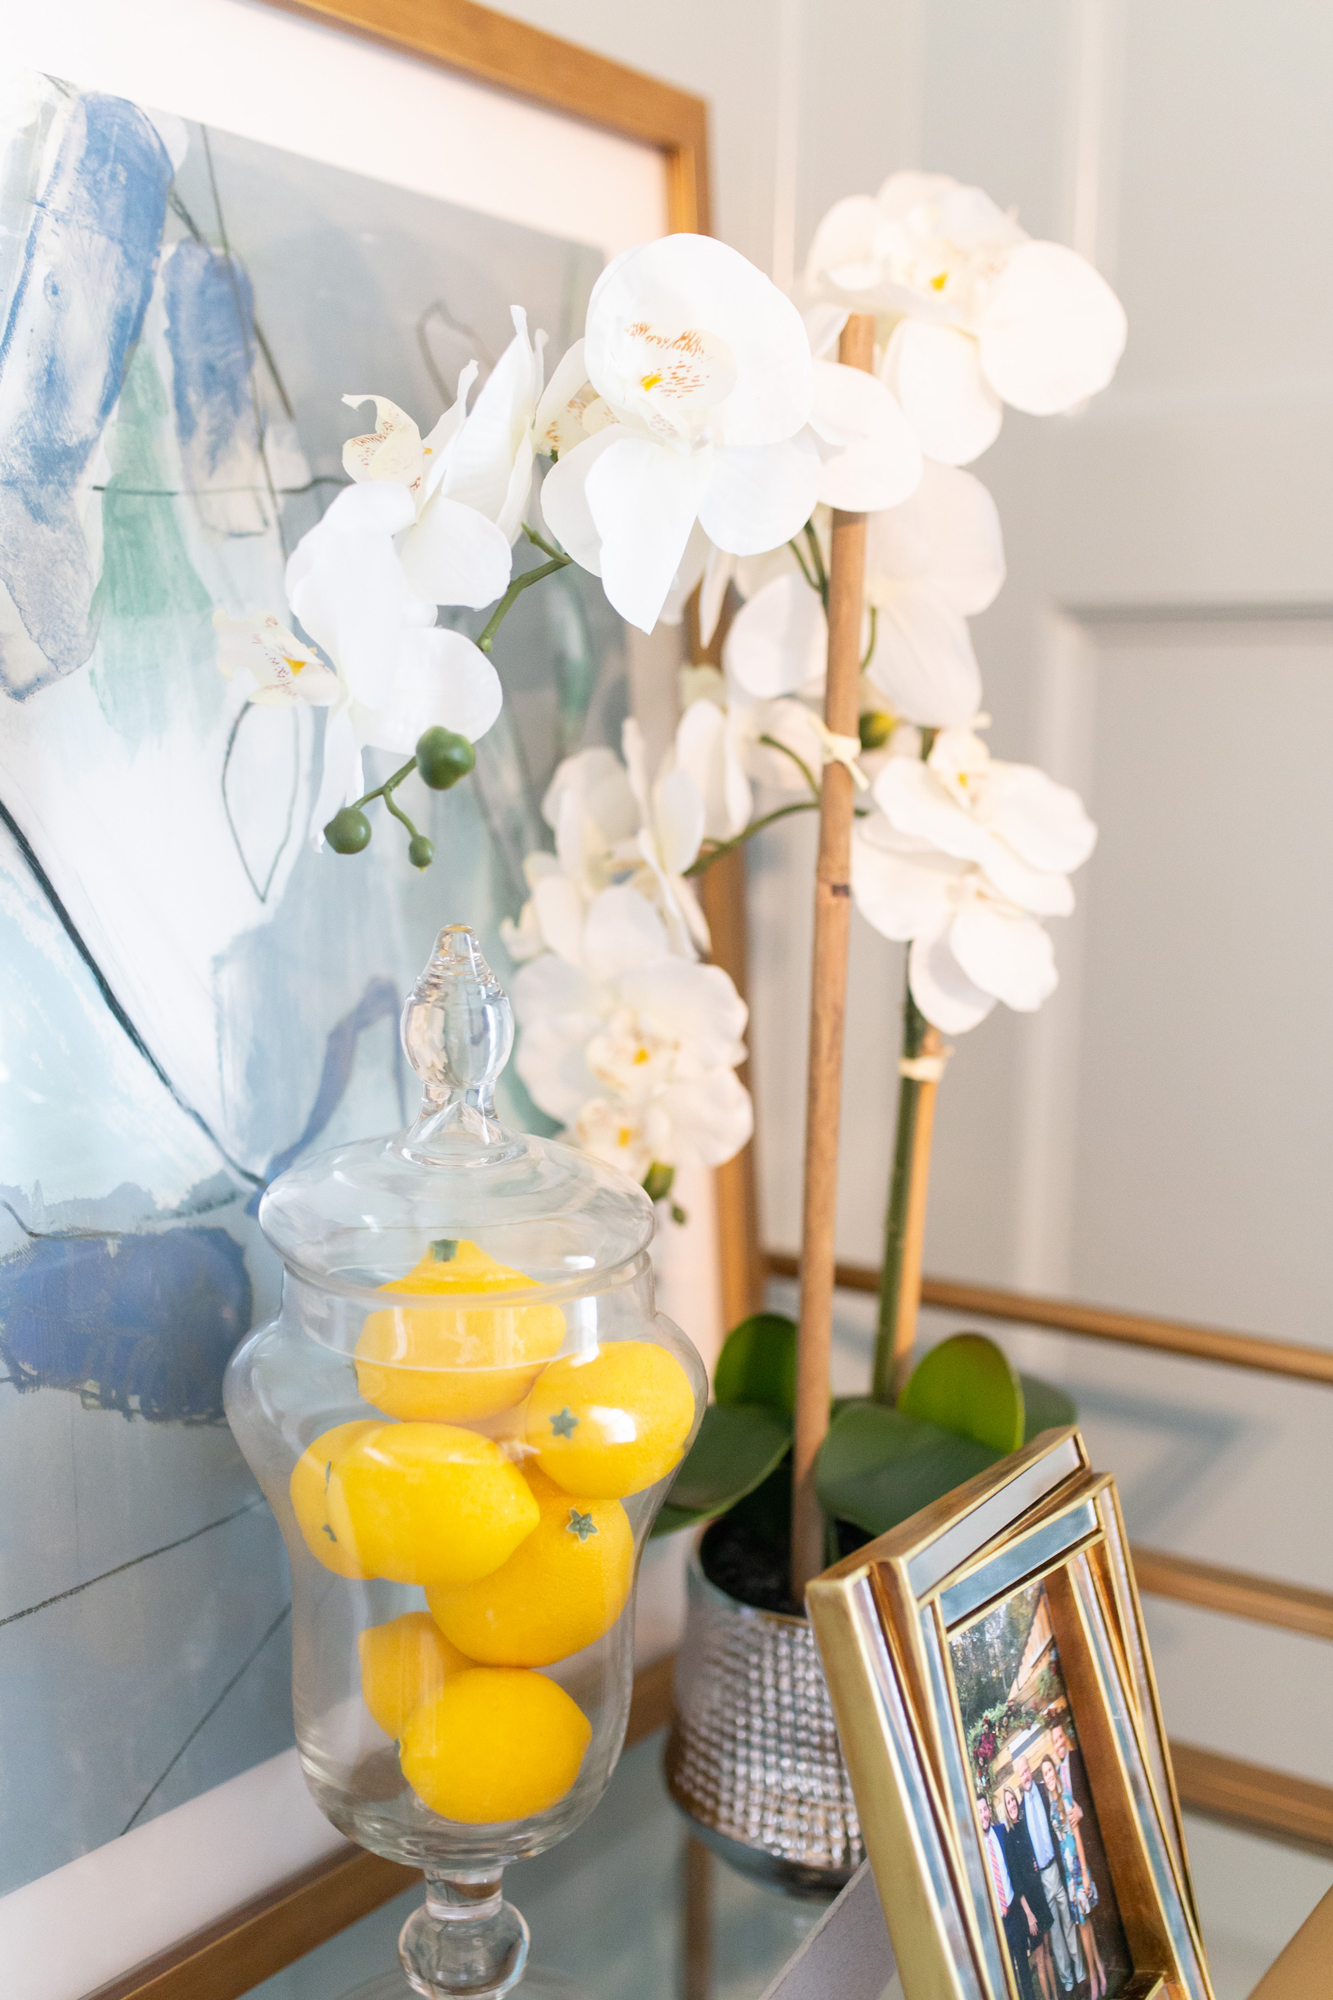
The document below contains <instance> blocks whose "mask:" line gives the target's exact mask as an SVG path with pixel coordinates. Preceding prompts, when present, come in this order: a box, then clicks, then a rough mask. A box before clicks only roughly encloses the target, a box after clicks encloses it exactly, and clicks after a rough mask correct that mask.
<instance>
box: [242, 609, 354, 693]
mask: <svg viewBox="0 0 1333 2000" xmlns="http://www.w3.org/2000/svg"><path fill="white" fill-rule="evenodd" d="M213 629H214V631H215V632H216V633H217V635H218V668H219V670H220V671H221V672H222V673H223V674H224V675H225V677H226V678H227V679H228V680H232V679H233V678H234V677H235V675H236V674H237V673H239V674H240V675H241V677H242V680H243V681H244V680H246V679H248V680H249V681H250V683H251V691H250V699H251V701H252V702H254V703H256V704H257V705H258V706H260V707H265V708H277V707H287V706H288V705H289V704H290V703H292V702H297V701H304V702H309V703H310V704H311V705H312V706H313V707H315V708H327V707H328V706H329V705H330V703H332V702H335V701H337V699H338V694H339V685H340V684H339V681H338V676H337V674H335V673H334V672H333V671H332V669H331V668H329V667H326V666H325V664H324V662H323V660H321V659H320V657H319V654H318V653H316V652H315V651H314V650H313V648H311V647H310V646H307V645H306V644H305V642H304V641H303V640H301V639H298V638H297V637H296V635H295V633H294V632H289V631H288V630H287V628H286V626H285V625H283V624H281V623H280V622H279V621H278V619H276V618H275V617H274V616H273V615H272V613H271V612H269V613H267V614H265V615H264V616H262V617H258V618H229V617H228V616H227V614H226V612H225V611H215V612H214V613H213Z"/></svg>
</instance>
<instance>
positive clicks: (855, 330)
mask: <svg viewBox="0 0 1333 2000" xmlns="http://www.w3.org/2000/svg"><path fill="white" fill-rule="evenodd" d="M874 345H875V322H874V319H873V318H872V317H871V315H870V314H868V313H854V314H853V315H852V317H851V319H849V320H848V322H847V325H846V327H845V328H844V330H843V335H842V340H841V342H840V344H839V347H838V359H839V360H840V361H842V362H844V363H846V364H847V365H848V366H849V367H852V368H864V369H867V370H868V369H869V368H870V367H871V366H872V365H873V361H874ZM865 557H866V517H865V515H864V514H844V513H842V512H840V511H838V510H835V511H834V515H833V545H832V552H831V557H830V562H829V595H828V680H827V685H826V692H825V696H824V719H825V722H826V723H827V726H828V727H829V729H831V730H832V731H833V732H834V734H835V735H838V736H855V735H856V733H857V721H858V711H859V707H860V700H859V695H860V681H861V621H862V601H863V596H864V588H865ZM853 799H854V792H853V786H852V774H851V772H850V771H849V770H848V769H847V767H846V765H845V764H837V763H829V764H826V765H825V766H824V778H823V785H822V788H821V794H820V807H819V861H818V865H817V868H816V872H815V944H814V965H813V971H812V976H811V986H810V1057H809V1069H808V1073H807V1081H806V1098H805V1198H804V1206H803V1211H802V1218H801V1320H800V1338H799V1342H798V1346H797V1360H796V1439H795V1445H794V1449H793V1453H792V1522H791V1529H792V1532H791V1578H792V1595H793V1597H794V1598H795V1599H796V1601H797V1603H800V1602H801V1601H802V1599H803V1598H804V1595H805V1586H806V1584H807V1583H808V1582H809V1581H810V1579H811V1577H812V1576H818V1574H819V1572H820V1570H822V1569H823V1568H824V1566H825V1555H824V1516H823V1512H822V1510H821V1508H820V1505H819V1499H818V1495H817V1494H816V1492H815V1460H816V1457H817V1455H818V1452H819V1447H820V1445H821V1444H822V1443H823V1441H824V1433H825V1432H826V1431H827V1429H828V1407H829V1349H830V1345H831V1342H832V1334H833V1268H834V1261H835V1246H834V1226H835V1219H836V1210H837V1197H838V1119H839V1113H840V1110H841V1100H842V1047H843V1028H844V1024H845V1017H846V1007H847V943H848V933H849V931H850V928H851V912H852V901H851V897H852V892H851V882H850V880H849V877H850V874H851V853H852V807H853Z"/></svg>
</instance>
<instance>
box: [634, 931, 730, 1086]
mask: <svg viewBox="0 0 1333 2000" xmlns="http://www.w3.org/2000/svg"><path fill="white" fill-rule="evenodd" d="M619 997H620V998H621V999H622V1000H623V1001H624V1002H625V1003H626V1004H627V1005H628V1006H631V1007H633V1009H634V1011H635V1013H636V1014H637V1015H638V1016H639V1018H640V1020H641V1021H642V1022H643V1023H644V1025H645V1026H646V1027H648V1028H650V1029H652V1030H653V1031H654V1032H655V1033H657V1034H660V1035H662V1036H664V1037H665V1036H670V1037H672V1038H673V1039H677V1040H679V1041H680V1042H681V1043H682V1044H683V1045H684V1047H685V1048H686V1049H687V1050H688V1052H689V1058H690V1061H691V1062H692V1064H694V1065H695V1066H697V1068H699V1069H703V1070H712V1069H716V1068H718V1067H720V1066H722V1065H726V1066H730V1065H731V1064H733V1063H738V1062H744V1060H745V1043H744V1039H743V1038H744V1035H745V1027H746V1022H747V1021H748V1019H749V1009H748V1007H747V1006H746V1004H745V1002H744V1001H743V1000H742V999H741V996H740V994H739V993H738V992H737V991H736V988H735V986H734V985H733V984H732V982H731V980H730V978H729V977H728V976H727V974H726V973H725V972H724V971H723V970H722V968H721V967H720V966H717V965H697V964H695V963H693V962H692V961H691V960H689V959H684V958H664V959H659V960H657V961H656V962H654V963H653V964H648V965H640V966H638V967H635V968H633V969H631V970H629V971H628V972H626V973H625V974H624V975H623V976H622V977H621V979H620V981H619Z"/></svg>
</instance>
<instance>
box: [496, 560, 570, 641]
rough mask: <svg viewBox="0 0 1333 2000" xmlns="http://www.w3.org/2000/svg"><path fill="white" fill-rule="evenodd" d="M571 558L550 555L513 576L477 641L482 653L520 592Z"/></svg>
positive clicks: (554, 571)
mask: <svg viewBox="0 0 1333 2000" xmlns="http://www.w3.org/2000/svg"><path fill="white" fill-rule="evenodd" d="M542 546H543V547H544V546H545V544H544V543H543V544H542ZM573 560H574V558H573V557H572V556H552V557H551V560H550V562H546V563H542V564H541V565H540V566H539V567H538V568H537V569H525V570H524V572H523V574H522V576H516V577H515V578H514V581H513V582H512V583H511V584H510V586H509V588H508V590H507V591H506V592H505V594H504V596H503V597H502V598H501V599H500V602H499V603H498V604H497V605H496V607H495V609H494V611H493V612H492V613H491V615H490V618H489V620H488V622H487V625H486V629H485V631H484V632H483V633H482V635H481V637H480V638H479V639H478V641H477V645H478V646H479V647H480V649H481V651H482V652H483V653H489V652H490V650H491V646H492V644H493V642H494V639H495V635H496V633H497V632H498V631H499V629H500V627H501V625H502V624H503V623H504V621H505V619H506V618H507V617H508V615H509V613H510V612H511V611H512V610H513V608H514V606H515V604H516V603H517V602H518V600H519V597H520V596H521V595H522V593H523V592H524V591H525V590H530V589H531V588H532V585H533V584H534V583H540V582H541V580H542V578H543V577H547V576H554V575H555V573H556V571H557V570H558V569H567V568H568V567H569V565H570V563H571V562H572V561H573Z"/></svg>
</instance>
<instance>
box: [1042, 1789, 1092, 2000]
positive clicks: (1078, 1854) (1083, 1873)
mask: <svg viewBox="0 0 1333 2000" xmlns="http://www.w3.org/2000/svg"><path fill="white" fill-rule="evenodd" d="M1041 1782H1042V1787H1043V1789H1044V1791H1045V1793H1046V1804H1047V1807H1048V1809H1049V1812H1050V1816H1051V1828H1052V1830H1053V1832H1054V1833H1055V1836H1056V1843H1057V1846H1058V1848H1059V1852H1060V1872H1061V1873H1062V1875H1063V1876H1064V1880H1065V1894H1066V1896H1067V1897H1068V1899H1069V1909H1070V1913H1071V1915H1072V1916H1073V1919H1074V1922H1075V1923H1076V1924H1077V1926H1078V1934H1079V1939H1080V1941H1081V1943H1082V1946H1083V1955H1084V1958H1085V1960H1086V1962H1087V1967H1088V1979H1089V1982H1090V1991H1089V2000H1102V1995H1103V1994H1104V1993H1105V1991H1106V1972H1105V1968H1104V1967H1103V1965H1102V1960H1101V1953H1100V1952H1099V1951H1098V1949H1097V1940H1096V1938H1095V1937H1094V1935H1093V1930H1092V1910H1093V1905H1094V1904H1095V1902H1096V1900H1097V1891H1096V1888H1095V1887H1094V1885H1093V1881H1092V1877H1091V1876H1090V1874H1089V1873H1088V1864H1087V1861H1086V1860H1085V1859H1084V1853H1083V1835H1082V1831H1081V1829H1080V1826H1079V1819H1080V1817H1081V1815H1080V1814H1079V1809H1078V1807H1077V1806H1076V1805H1075V1804H1074V1801H1073V1799H1072V1797H1071V1796H1070V1795H1069V1794H1068V1793H1067V1792H1066V1791H1065V1789H1064V1786H1063V1785H1062V1784H1061V1782H1060V1772H1059V1769H1058V1768H1057V1766H1056V1762H1055V1759H1054V1757H1043V1758H1042V1760H1041Z"/></svg>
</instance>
